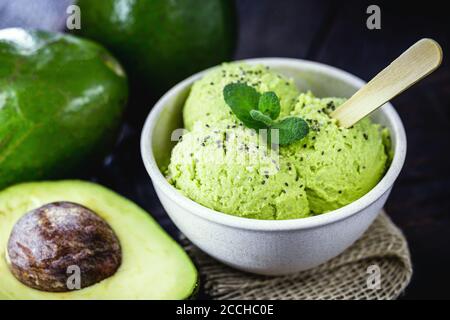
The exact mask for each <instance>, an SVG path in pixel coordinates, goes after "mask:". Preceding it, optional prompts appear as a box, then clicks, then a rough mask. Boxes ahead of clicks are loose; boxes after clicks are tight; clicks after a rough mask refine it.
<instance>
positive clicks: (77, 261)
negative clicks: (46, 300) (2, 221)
mask: <svg viewBox="0 0 450 320" xmlns="http://www.w3.org/2000/svg"><path fill="white" fill-rule="evenodd" d="M6 259H7V262H8V266H9V269H10V270H11V272H12V274H13V275H14V276H15V277H16V278H17V279H18V280H19V281H20V282H22V283H24V284H25V285H27V286H29V287H31V288H35V289H38V290H42V291H49V292H65V291H71V290H70V289H69V288H68V286H67V279H68V277H69V276H70V274H68V268H69V267H71V266H77V267H78V268H79V270H80V288H85V287H88V286H91V285H93V284H95V283H97V282H100V281H102V280H104V279H106V278H108V277H110V276H112V275H113V274H114V273H115V272H116V271H117V269H118V268H119V266H120V264H121V261H122V251H121V247H120V243H119V240H118V238H117V236H116V235H115V233H114V231H113V230H112V229H111V227H110V226H109V225H108V224H107V223H106V221H104V220H103V219H102V218H100V217H99V216H98V215H97V214H95V213H94V212H93V211H91V210H90V209H88V208H86V207H84V206H82V205H79V204H76V203H71V202H53V203H50V204H46V205H44V206H42V207H39V208H37V209H34V210H32V211H30V212H28V213H27V214H25V215H24V216H23V217H22V218H21V219H19V220H18V221H17V223H16V224H15V225H14V227H13V230H12V232H11V235H10V237H9V240H8V245H7V257H6Z"/></svg>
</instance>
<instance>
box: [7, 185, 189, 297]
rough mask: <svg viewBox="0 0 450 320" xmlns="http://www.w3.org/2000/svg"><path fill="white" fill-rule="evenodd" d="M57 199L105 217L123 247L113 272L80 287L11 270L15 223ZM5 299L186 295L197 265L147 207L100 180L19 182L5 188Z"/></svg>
mask: <svg viewBox="0 0 450 320" xmlns="http://www.w3.org/2000/svg"><path fill="white" fill-rule="evenodd" d="M56 201H69V202H74V203H78V204H81V205H83V206H85V207H87V208H89V209H91V210H92V211H94V212H95V213H96V214H98V215H99V216H100V217H101V218H103V219H104V220H105V221H106V222H107V223H108V224H109V225H110V226H111V228H112V229H113V230H114V232H115V233H116V235H117V237H118V238H119V241H120V244H121V247H122V264H121V266H120V267H119V269H118V270H117V272H116V273H115V274H114V275H112V276H111V277H109V278H107V279H105V280H103V281H101V282H99V283H97V284H94V285H92V286H90V287H86V288H84V289H81V290H78V291H70V292H61V293H54V292H44V291H39V290H36V289H32V288H29V287H27V286H26V285H24V284H22V283H21V282H20V281H19V280H17V279H16V278H15V277H14V276H13V275H12V273H11V272H10V270H9V268H8V265H7V262H6V245H7V242H8V238H9V235H10V233H11V230H12V228H13V226H14V224H15V223H16V222H17V221H18V220H19V219H20V217H22V215H24V214H25V213H27V212H28V211H30V210H32V209H34V208H37V207H40V206H42V205H45V204H47V203H51V202H56ZM0 276H1V281H0V300H7V299H14V300H16V299H45V300H46V299H48V300H72V299H186V298H189V297H190V296H191V295H192V294H193V293H194V291H195V289H196V285H197V270H196V269H195V267H194V265H193V263H192V262H191V260H190V259H189V257H188V255H187V254H186V253H185V252H184V251H183V250H182V248H181V247H180V246H179V245H178V244H177V243H176V242H175V241H174V240H173V239H172V238H170V237H169V236H168V235H167V234H166V233H165V232H164V231H163V230H162V228H161V227H160V226H159V225H158V224H157V223H156V222H155V221H154V220H153V219H152V218H151V216H150V215H149V214H148V213H147V212H145V211H144V210H143V209H141V208H139V207H138V206H137V205H135V204H134V203H132V202H131V201H129V200H127V199H125V198H123V197H121V196H119V195H118V194H116V193H114V192H112V191H110V190H108V189H106V188H104V187H102V186H99V185H97V184H93V183H89V182H83V181H59V182H36V183H25V184H19V185H16V186H13V187H10V188H7V189H5V190H4V191H2V192H1V193H0Z"/></svg>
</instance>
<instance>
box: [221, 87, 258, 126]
mask: <svg viewBox="0 0 450 320" xmlns="http://www.w3.org/2000/svg"><path fill="white" fill-rule="evenodd" d="M260 96H261V95H260V94H259V93H258V91H256V89H255V88H253V87H250V86H248V85H246V84H244V83H230V84H227V85H226V86H225V87H224V88H223V97H224V99H225V102H226V104H227V105H228V106H229V107H230V108H231V111H233V113H234V114H235V115H236V117H237V118H238V119H239V120H241V121H242V122H243V123H244V124H245V125H246V126H247V127H249V128H252V129H262V128H265V127H266V126H265V125H264V124H263V123H261V122H260V121H257V120H255V119H253V118H252V116H251V115H250V111H252V110H254V109H257V108H258V102H259V98H260Z"/></svg>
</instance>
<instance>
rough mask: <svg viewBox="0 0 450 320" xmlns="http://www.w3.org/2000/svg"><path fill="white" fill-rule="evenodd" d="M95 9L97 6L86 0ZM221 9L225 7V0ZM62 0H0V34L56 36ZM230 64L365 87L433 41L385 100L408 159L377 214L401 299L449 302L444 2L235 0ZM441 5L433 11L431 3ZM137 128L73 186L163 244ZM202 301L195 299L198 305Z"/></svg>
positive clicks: (449, 29) (449, 98)
mask: <svg viewBox="0 0 450 320" xmlns="http://www.w3.org/2000/svg"><path fill="white" fill-rule="evenodd" d="M92 1H101V0H92ZM230 1H231V0H230ZM70 2H71V0H0V28H5V27H11V26H26V27H37V28H41V29H49V30H58V29H63V26H64V22H65V17H66V16H65V9H66V7H67V4H68V3H70ZM236 3H237V11H238V16H239V38H238V45H237V49H236V53H235V58H236V59H243V58H251V57H293V58H302V59H309V60H314V61H319V62H323V63H326V64H330V65H333V66H335V67H338V68H341V69H344V70H346V71H349V72H351V73H353V74H355V75H357V76H359V77H361V78H363V79H365V80H369V79H370V78H371V77H373V76H374V75H375V74H376V73H377V72H378V71H379V70H381V69H382V68H383V67H384V66H386V65H387V64H388V63H389V62H390V61H392V60H393V59H394V58H396V57H397V56H398V55H399V54H400V53H401V52H402V51H404V50H405V49H406V48H408V47H409V46H410V45H412V44H413V43H414V42H415V41H417V40H419V39H420V38H422V37H431V38H434V39H435V40H437V41H438V42H439V43H440V44H441V45H442V47H443V50H444V62H443V65H442V66H441V68H440V69H439V70H438V71H436V72H435V73H433V75H432V76H430V77H429V78H427V79H425V80H424V81H422V82H421V83H419V84H417V85H416V86H415V87H413V88H412V89H410V90H409V91H407V92H405V93H404V94H402V95H401V96H400V97H398V98H396V99H394V100H393V101H392V103H393V105H394V106H395V108H396V109H397V110H398V112H399V114H400V116H401V118H402V120H403V122H404V125H405V128H406V133H407V137H408V154H407V158H406V163H405V167H404V169H403V172H402V173H401V175H400V177H399V179H398V181H397V183H396V185H395V187H394V189H393V191H392V194H391V197H390V199H389V200H388V203H387V205H386V211H387V212H388V214H389V215H390V216H391V217H392V219H393V220H394V222H395V223H396V224H397V225H398V226H399V227H401V228H402V230H403V231H404V233H405V235H406V237H407V239H408V242H409V246H410V250H411V255H412V260H413V265H414V275H413V279H412V282H411V284H410V286H409V287H408V288H407V290H406V292H405V294H404V295H403V296H402V297H401V298H402V299H417V298H420V299H430V298H450V293H449V289H448V288H450V268H449V267H450V248H449V247H450V218H449V212H450V170H449V166H450V151H449V148H450V142H449V139H450V108H449V107H450V67H449V63H448V62H447V59H446V58H445V54H446V53H447V52H450V51H449V49H450V47H449V42H450V19H449V16H450V9H448V10H447V9H446V7H445V2H443V1H442V2H438V1H433V0H431V1H430V0H428V1H422V2H421V3H420V4H414V2H412V1H373V2H370V3H369V2H366V1H331V0H237V1H236ZM441 3H442V4H441ZM370 4H377V5H379V6H380V7H381V27H382V28H381V30H373V31H371V30H368V29H367V28H366V19H367V17H368V15H367V14H366V8H367V6H368V5H370ZM139 134H140V128H139V127H138V126H133V127H132V126H130V125H125V126H124V129H123V132H122V135H121V138H120V141H119V143H118V145H117V147H116V148H115V150H114V152H113V154H112V156H110V157H108V158H107V159H106V160H105V162H104V164H103V165H102V166H101V168H97V169H96V170H95V171H94V172H93V173H92V174H89V175H87V176H84V177H83V178H87V179H91V180H94V181H98V182H100V183H102V184H104V185H106V186H109V187H110V188H112V189H114V190H116V191H117V192H119V193H121V194H123V195H124V196H126V197H128V198H130V199H132V200H134V201H136V202H137V203H138V204H139V205H141V206H142V207H143V208H145V209H146V210H148V211H150V212H151V213H152V215H153V216H155V217H156V218H157V219H158V221H159V222H160V223H161V224H162V225H163V227H164V228H165V229H166V230H167V231H168V232H169V233H171V234H172V235H173V236H177V231H176V229H175V227H174V226H173V224H172V223H171V222H170V220H169V218H168V217H167V215H166V214H165V212H164V211H163V209H162V207H161V205H160V203H159V201H158V199H157V198H156V194H155V193H154V190H153V188H152V186H151V183H150V179H149V178H148V176H147V173H146V171H145V169H144V167H143V164H142V161H141V159H140V153H139V143H138V141H139ZM201 297H204V296H201Z"/></svg>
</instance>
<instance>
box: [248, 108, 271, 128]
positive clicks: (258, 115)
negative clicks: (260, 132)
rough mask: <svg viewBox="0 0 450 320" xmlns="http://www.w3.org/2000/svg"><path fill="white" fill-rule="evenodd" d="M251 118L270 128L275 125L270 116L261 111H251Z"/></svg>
mask: <svg viewBox="0 0 450 320" xmlns="http://www.w3.org/2000/svg"><path fill="white" fill-rule="evenodd" d="M250 116H251V117H252V118H253V119H254V120H256V121H259V122H262V123H264V124H265V125H266V126H267V127H269V126H271V125H272V124H273V121H272V119H271V118H270V117H269V116H268V115H265V114H264V113H262V112H261V111H259V110H251V111H250Z"/></svg>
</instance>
